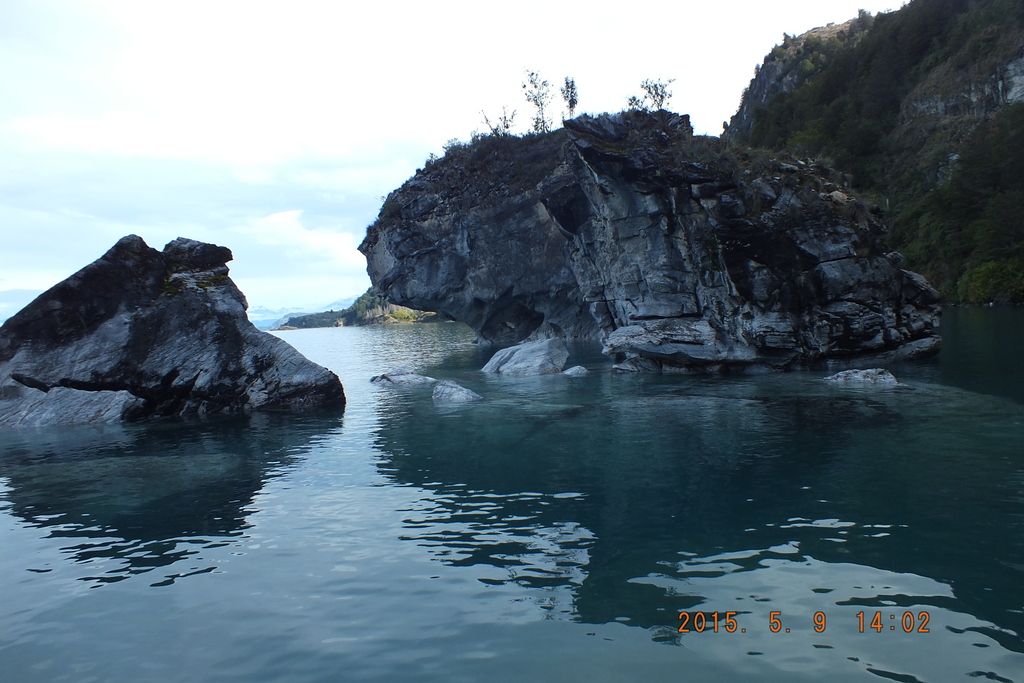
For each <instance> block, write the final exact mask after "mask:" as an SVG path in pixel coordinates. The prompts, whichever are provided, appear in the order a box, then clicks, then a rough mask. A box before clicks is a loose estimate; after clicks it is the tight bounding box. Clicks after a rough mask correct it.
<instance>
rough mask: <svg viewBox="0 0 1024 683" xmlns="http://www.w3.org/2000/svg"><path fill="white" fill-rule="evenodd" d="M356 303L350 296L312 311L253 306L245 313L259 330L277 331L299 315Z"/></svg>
mask: <svg viewBox="0 0 1024 683" xmlns="http://www.w3.org/2000/svg"><path fill="white" fill-rule="evenodd" d="M355 301H356V297H354V296H350V297H348V298H345V299H338V300H337V301H332V302H331V303H329V304H326V305H324V306H319V307H317V308H316V310H314V311H310V310H309V309H303V308H278V309H273V310H272V309H269V308H267V307H266V306H253V307H252V308H250V309H249V310H248V311H247V313H248V314H249V321H250V322H251V323H252V324H253V325H255V326H256V327H257V328H258V329H261V330H273V329H277V328H278V327H280V326H281V325H283V324H285V323H286V322H287V321H288V318H291V317H294V316H300V315H310V314H313V313H319V312H322V311H330V310H334V309H338V310H341V309H344V308H348V307H349V306H351V305H352V304H354V303H355Z"/></svg>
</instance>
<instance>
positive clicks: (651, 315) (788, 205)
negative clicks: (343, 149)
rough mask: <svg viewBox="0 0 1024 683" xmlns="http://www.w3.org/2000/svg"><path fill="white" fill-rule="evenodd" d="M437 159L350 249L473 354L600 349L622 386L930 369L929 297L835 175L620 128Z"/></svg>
mask: <svg viewBox="0 0 1024 683" xmlns="http://www.w3.org/2000/svg"><path fill="white" fill-rule="evenodd" d="M467 147H468V149H458V148H455V149H452V150H450V151H449V153H448V155H446V156H445V157H444V158H442V159H441V160H438V161H436V162H433V163H431V164H429V165H428V167H427V168H425V169H423V170H421V171H419V172H418V173H417V174H416V176H415V177H414V178H412V179H411V180H410V181H408V182H406V183H405V185H403V186H402V187H401V188H399V189H398V190H396V191H395V192H393V193H392V194H391V195H390V196H389V197H388V198H387V201H386V202H385V205H384V208H383V209H382V211H381V215H380V217H379V218H378V220H377V221H376V222H375V223H374V224H373V225H372V226H370V228H369V229H368V231H367V236H366V239H365V240H364V241H363V243H362V244H361V245H360V251H362V252H363V253H364V254H365V255H366V257H367V263H368V272H369V274H370V277H371V279H372V280H373V282H374V284H375V285H376V286H377V287H378V288H380V290H381V291H382V292H384V293H385V295H386V296H387V298H388V300H390V301H392V302H394V303H398V304H401V305H405V306H410V307H413V308H418V309H423V310H433V311H437V312H439V313H441V314H443V315H445V316H448V317H451V318H454V319H456V320H461V321H463V322H466V323H467V324H469V325H470V326H471V327H473V329H474V330H476V332H477V334H478V335H479V336H480V337H481V338H482V339H484V340H487V341H491V342H495V343H501V344H509V343H515V342H520V341H523V340H527V339H541V338H547V337H562V338H587V337H599V338H601V339H603V340H604V344H605V352H606V353H608V354H610V355H613V356H615V358H616V360H618V361H619V363H620V367H622V368H624V369H651V370H677V369H683V370H700V369H721V368H726V367H729V368H747V367H768V368H773V369H791V368H796V367H803V366H811V365H816V364H821V363H823V362H825V361H839V362H840V363H843V362H851V363H856V362H859V361H860V360H863V362H871V363H875V364H877V363H878V362H884V361H887V360H892V359H895V358H913V357H918V356H923V355H928V354H931V353H935V352H936V351H937V350H938V348H939V337H938V333H937V329H936V328H937V326H938V319H939V305H938V304H939V296H938V294H937V293H936V292H935V291H934V290H933V289H932V288H931V287H930V286H929V285H928V283H927V282H926V281H925V280H924V279H923V278H922V277H921V276H919V275H917V274H915V273H912V272H909V271H906V270H903V269H902V268H901V267H900V264H901V262H902V259H901V257H900V256H899V254H895V253H888V254H887V253H886V250H885V248H884V247H883V244H882V241H881V239H880V236H881V234H882V233H883V231H884V229H885V228H884V226H883V225H882V224H881V223H880V221H879V216H878V211H877V208H875V207H872V206H869V205H867V204H865V203H863V202H861V201H859V200H858V199H856V197H855V196H854V195H853V193H852V191H851V190H850V189H849V187H847V186H846V185H845V184H844V182H843V179H842V178H841V177H840V176H839V174H837V173H835V172H834V171H831V170H829V169H827V168H825V167H823V166H818V165H815V164H813V163H811V162H806V161H799V160H795V159H782V160H780V159H773V158H770V157H768V156H767V155H766V154H764V153H759V152H751V151H748V150H744V149H741V148H736V147H733V146H731V145H729V144H728V143H726V142H723V141H721V140H719V139H717V138H704V137H694V136H693V135H692V129H691V128H690V125H689V120H688V117H685V116H679V115H675V114H670V113H668V112H655V113H653V114H646V113H642V112H624V113H622V114H617V115H604V116H600V117H596V118H591V117H588V116H582V117H579V118H577V119H573V120H571V121H566V122H565V129H564V131H558V132H555V133H551V134H547V135H542V136H528V137H527V138H523V139H519V138H512V139H511V140H495V139H492V138H485V139H483V140H481V141H478V142H476V143H474V145H471V146H467Z"/></svg>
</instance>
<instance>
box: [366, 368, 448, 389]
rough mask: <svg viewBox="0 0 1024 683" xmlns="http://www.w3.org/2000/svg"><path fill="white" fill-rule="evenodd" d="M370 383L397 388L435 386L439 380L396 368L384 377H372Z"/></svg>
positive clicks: (407, 369)
mask: <svg viewBox="0 0 1024 683" xmlns="http://www.w3.org/2000/svg"><path fill="white" fill-rule="evenodd" d="M370 381H371V382H373V383H374V384H383V385H386V386H392V387H397V386H416V385H420V384H433V383H434V382H436V381H437V380H436V379H434V378H433V377H427V376H426V375H417V374H416V373H415V372H413V371H412V370H410V369H409V368H395V369H394V370H392V371H391V372H385V373H384V374H383V375H376V376H375V377H371V378H370Z"/></svg>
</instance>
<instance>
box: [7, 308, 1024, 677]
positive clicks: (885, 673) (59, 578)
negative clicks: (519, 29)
mask: <svg viewBox="0 0 1024 683" xmlns="http://www.w3.org/2000/svg"><path fill="white" fill-rule="evenodd" d="M961 313H963V312H961ZM972 315H973V314H966V315H961V316H960V317H956V316H952V317H947V320H946V321H945V322H944V334H947V335H950V339H953V338H954V337H955V338H956V339H963V340H967V339H970V330H969V329H967V330H965V329H964V326H965V325H975V324H979V325H982V326H984V325H985V324H988V319H986V318H982V319H981V322H979V321H977V320H974V318H973V317H972ZM1022 321H1024V317H1022V316H1018V317H1017V318H1014V319H1013V320H1011V322H1012V323H1013V324H1018V323H1020V322H1022ZM282 337H283V338H285V339H286V340H288V341H289V342H291V343H293V344H295V345H296V346H297V347H298V348H299V349H300V350H301V351H303V352H304V353H306V354H307V355H308V356H310V357H311V358H313V359H314V360H316V361H318V362H321V363H324V364H326V365H328V366H329V367H331V368H332V369H334V370H335V371H336V372H338V374H339V375H340V376H341V378H342V381H343V383H344V385H345V389H346V393H347V394H348V397H349V404H348V406H347V408H346V412H345V415H344V425H342V420H341V419H340V418H339V417H337V416H335V417H330V416H319V417H317V416H312V417H304V418H300V417H296V416H284V415H264V416H255V417H253V418H248V419H244V420H235V421H231V420H225V421H212V422H209V423H188V424H183V423H177V422H175V423H163V424H158V425H152V426H148V427H139V426H136V427H128V428H116V429H111V428H105V429H103V430H88V429H81V430H67V431H62V430H50V431H39V432H21V433H19V434H15V433H8V434H6V435H3V436H2V437H0V439H2V443H0V446H2V448H3V455H2V456H0V520H2V524H0V548H2V549H3V550H2V551H0V586H2V590H3V591H4V592H5V595H7V594H10V595H11V596H12V599H11V600H8V601H6V604H5V606H4V607H0V660H3V661H4V666H5V670H8V671H13V672H15V673H17V674H19V677H18V680H24V681H44V680H45V681H49V680H64V679H69V680H76V679H83V677H87V676H94V677H95V678H97V679H99V680H133V681H139V680H153V681H176V680H182V681H184V680H189V681H191V680H231V681H261V680H266V681H272V680H280V681H335V680H340V679H341V678H346V677H347V678H352V679H363V680H395V679H396V678H397V677H399V676H401V677H408V678H412V679H414V680H438V681H442V680H443V681H449V680H581V679H585V680H588V681H601V680H635V679H637V678H650V679H653V680H669V679H671V680H675V679H676V678H679V676H680V672H686V675H687V676H690V677H695V678H697V677H700V678H709V677H715V678H718V679H720V680H759V681H760V680H777V681H799V680H806V681H818V680H877V679H878V678H879V677H881V678H884V679H890V680H901V681H942V680H951V679H954V680H955V679H959V678H962V677H964V676H965V675H966V676H969V677H976V678H982V679H984V680H1018V681H1020V680H1024V677H1022V674H1021V672H1024V635H1022V634H1024V533H1022V532H1024V408H1022V406H1021V405H1020V404H1019V403H1015V402H1013V401H1007V400H1005V398H1000V397H999V396H1006V395H1007V394H1006V391H1004V390H1003V389H1000V388H999V387H1001V386H1004V385H1002V384H999V383H992V384H984V387H985V388H989V389H992V388H993V387H994V388H995V389H993V390H991V391H989V392H987V393H989V394H993V395H984V394H979V393H974V392H972V391H968V390H967V389H970V388H972V386H971V384H970V383H971V382H982V380H980V379H979V378H978V374H979V373H982V374H983V373H985V372H993V371H995V368H994V367H989V368H988V369H987V370H985V369H983V368H982V366H977V367H976V368H975V369H972V371H971V372H970V373H968V374H967V375H964V374H958V373H957V372H955V371H952V370H951V368H955V367H957V364H958V363H959V362H960V361H959V360H958V357H957V356H956V353H957V352H958V349H966V348H967V347H965V346H964V345H963V344H961V343H960V342H957V341H954V342H953V343H947V346H946V349H945V350H944V351H943V354H942V355H941V356H940V358H939V359H937V360H933V361H929V362H927V363H921V364H913V365H905V366H901V367H900V368H898V369H897V375H898V376H899V377H900V378H901V379H903V380H904V381H905V385H904V386H901V387H898V388H896V389H892V390H881V391H871V390H858V389H836V388H832V387H828V386H825V385H824V384H823V383H821V382H820V381H819V378H820V375H814V374H809V373H796V374H787V375H771V376H758V377H705V376H692V377H690V376H671V377H660V376H634V375H618V374H614V373H611V372H610V371H609V368H608V361H607V359H605V358H603V357H602V356H601V355H600V353H599V350H598V349H597V347H596V346H594V345H586V344H582V345H577V346H576V347H574V348H573V350H572V351H573V356H572V357H571V358H570V362H572V363H577V362H578V363H583V364H585V365H588V366H589V367H590V368H591V369H592V370H593V371H594V372H593V373H592V374H591V375H589V376H586V377H582V378H567V377H562V376H554V377H537V378H501V377H491V376H486V375H483V374H482V373H480V372H479V370H478V369H479V367H481V366H482V365H483V363H484V361H485V360H486V359H487V357H488V356H489V354H490V353H491V352H492V351H493V349H489V348H486V347H481V346H477V345H474V344H472V343H471V341H472V335H471V333H469V331H468V330H467V329H466V328H464V327H461V326H458V325H421V326H411V325H403V326H393V327H382V328H358V329H332V330H306V331H297V332H288V333H282ZM958 344H959V346H958ZM970 353H973V351H972V352H970ZM964 362H966V363H968V364H969V363H971V362H974V361H973V360H966V361H964ZM400 365H406V366H411V367H412V369H414V370H416V371H418V372H423V373H425V374H430V375H432V376H435V377H438V378H450V379H454V380H456V381H458V382H460V383H462V384H464V385H466V386H467V387H469V388H471V389H473V390H474V391H477V392H478V393H480V394H482V395H484V396H485V397H486V398H487V400H486V401H485V402H483V403H481V404H475V405H464V406H457V407H438V406H435V405H434V404H433V402H432V401H431V399H430V390H429V388H411V389H409V390H389V389H383V388H380V387H377V386H374V385H371V384H370V383H369V382H368V379H369V377H371V376H372V375H376V374H380V373H381V372H385V371H387V370H390V369H393V368H395V367H397V366H400ZM971 367H974V366H971ZM1007 367H1010V366H1002V367H1001V368H1000V369H999V370H998V371H999V372H1003V373H1006V372H1009V374H1011V375H1012V373H1013V372H1016V371H1015V370H1013V369H1012V367H1011V368H1010V370H1009V371H1007ZM951 373H952V374H951ZM1022 379H1024V376H1017V378H1016V383H1015V384H1014V386H1016V387H1019V386H1024V383H1022V382H1021V380H1022ZM1008 390H1009V389H1007V391H1008ZM155 567H159V568H160V571H159V572H156V573H150V570H152V569H153V568H155ZM147 573H149V576H137V575H138V574H147ZM69 581H70V582H73V583H74V584H76V585H78V586H89V587H95V588H98V589H99V590H90V591H87V594H88V596H89V597H88V598H85V597H82V592H81V591H75V590H73V589H72V588H69V585H70V584H69ZM14 587H17V590H16V591H15V590H13V589H14ZM680 612H686V613H688V615H689V616H688V618H695V617H693V615H695V614H696V613H698V612H699V613H701V614H702V615H703V616H702V617H701V619H703V620H705V621H704V622H702V623H705V624H707V623H709V622H707V621H706V620H707V619H714V618H715V616H714V615H717V618H718V619H719V620H723V619H725V617H726V615H731V618H732V619H734V620H735V623H736V625H737V629H736V632H735V633H728V632H727V631H726V629H725V628H724V622H723V623H720V624H719V625H720V626H721V627H722V628H720V629H719V631H718V632H717V633H715V632H714V631H711V630H708V629H707V628H705V629H702V632H700V633H697V632H695V631H692V630H691V631H690V632H686V633H681V632H680V631H679V627H680V626H681V625H683V624H682V622H681V620H680V617H679V613H680ZM776 612H777V613H778V614H775V615H774V616H775V617H776V618H778V619H779V623H780V628H779V629H778V632H774V631H773V630H772V628H770V626H771V623H772V622H771V621H770V619H771V618H772V616H773V613H776ZM818 613H820V615H821V616H820V617H819V618H820V622H818V623H816V622H815V618H816V614H818ZM908 613H909V615H910V617H909V619H910V620H911V621H910V622H905V621H904V619H906V618H907V617H906V615H907V614H908ZM925 613H927V616H926V617H924V616H922V615H924V614H925ZM858 614H860V615H862V616H860V617H858ZM153 615H160V616H159V619H157V620H154V618H153ZM876 615H877V624H878V628H877V629H876V628H875V627H874V626H873V625H872V622H873V620H874V619H875V617H876ZM925 619H927V629H928V631H927V632H921V631H918V630H917V629H918V628H919V627H920V626H921V625H922V623H923V621H924V620H925ZM905 624H908V626H907V627H906V628H905ZM816 625H817V626H819V627H820V628H819V629H815V626H816ZM742 629H745V631H743V630H742ZM787 629H788V630H787ZM55 634H56V635H55ZM114 644H122V645H123V647H122V646H119V645H114ZM118 648H121V649H118ZM114 650H116V652H115V651H114ZM129 651H130V654H129ZM55 652H59V653H60V654H59V656H56V655H54V653H55ZM185 653H187V661H188V662H189V664H188V665H187V666H182V665H181V664H180V662H181V661H183V657H184V655H185ZM76 677H77V678H76Z"/></svg>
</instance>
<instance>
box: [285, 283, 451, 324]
mask: <svg viewBox="0 0 1024 683" xmlns="http://www.w3.org/2000/svg"><path fill="white" fill-rule="evenodd" d="M440 320H441V318H440V317H439V316H438V315H437V314H436V313H427V312H424V311H417V310H413V309H411V308H406V307H404V306H396V305H394V304H392V303H389V302H388V300H387V299H386V298H385V297H384V296H383V295H382V294H381V293H380V292H378V291H377V289H376V288H375V287H370V288H369V289H368V290H366V292H365V293H364V294H363V295H362V296H360V297H359V298H358V299H356V301H355V303H353V304H352V305H351V306H349V307H348V308H346V309H345V310H343V311H324V312H323V313H311V314H309V315H299V316H295V317H294V318H289V319H288V321H287V322H286V323H285V324H284V327H297V328H299V329H307V328H311V327H350V326H354V325H380V324H387V323H417V322H440Z"/></svg>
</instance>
